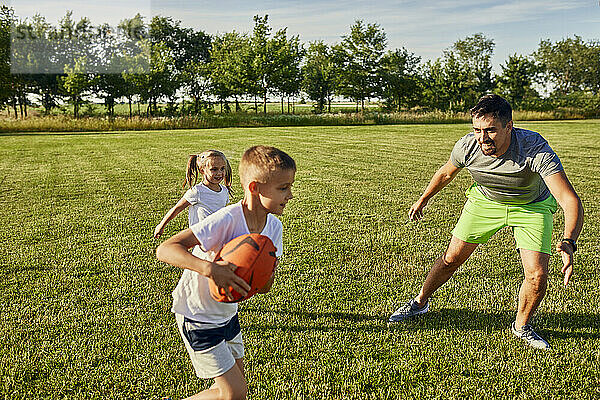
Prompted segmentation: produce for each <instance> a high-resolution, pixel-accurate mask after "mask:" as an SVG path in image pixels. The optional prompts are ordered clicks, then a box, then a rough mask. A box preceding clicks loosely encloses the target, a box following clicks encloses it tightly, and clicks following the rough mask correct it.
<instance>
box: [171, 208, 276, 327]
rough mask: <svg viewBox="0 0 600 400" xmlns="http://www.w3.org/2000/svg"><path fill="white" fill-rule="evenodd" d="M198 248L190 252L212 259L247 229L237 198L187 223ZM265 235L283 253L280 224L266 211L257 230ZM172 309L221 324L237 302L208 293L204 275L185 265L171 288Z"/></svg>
mask: <svg viewBox="0 0 600 400" xmlns="http://www.w3.org/2000/svg"><path fill="white" fill-rule="evenodd" d="M191 229H192V232H194V235H196V238H197V239H198V242H200V247H201V250H202V252H199V253H198V254H196V253H194V255H196V256H197V257H199V258H202V259H204V260H208V261H213V260H214V259H215V257H216V255H217V253H218V252H219V251H220V250H221V248H222V247H223V246H224V245H225V244H226V243H228V242H229V241H230V240H232V239H234V238H236V237H238V236H241V235H245V234H248V233H250V231H249V230H248V225H247V224H246V218H245V217H244V212H243V211H242V203H241V201H240V202H238V203H235V204H232V205H230V206H227V207H225V208H221V209H220V210H218V211H217V212H215V213H214V214H211V215H209V216H208V217H206V218H205V219H203V220H202V221H200V222H199V223H197V224H195V225H193V226H191ZM260 234H261V235H265V236H267V237H268V238H269V239H271V241H272V242H273V244H274V245H275V248H276V249H277V251H276V252H275V255H276V256H277V257H280V256H281V254H282V253H283V225H282V224H281V221H279V220H278V219H277V218H276V217H275V216H274V215H272V214H268V215H267V223H266V224H265V227H264V229H263V230H262V232H260ZM171 311H173V312H174V313H177V314H182V315H184V316H186V317H187V318H189V319H192V320H194V321H199V322H206V323H211V324H217V325H219V324H225V323H227V322H228V321H229V320H230V319H231V318H233V316H234V315H235V314H236V313H237V303H220V302H218V301H216V300H214V299H213V298H212V297H211V296H210V289H209V286H208V278H207V277H205V276H203V275H200V274H199V273H197V272H195V271H191V270H189V269H184V270H183V275H182V276H181V279H180V280H179V283H178V284H177V287H176V288H175V290H174V291H173V307H172V309H171Z"/></svg>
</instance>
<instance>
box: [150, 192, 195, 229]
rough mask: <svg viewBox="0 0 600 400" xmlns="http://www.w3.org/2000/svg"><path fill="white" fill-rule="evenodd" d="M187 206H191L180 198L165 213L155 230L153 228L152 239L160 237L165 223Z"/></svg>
mask: <svg viewBox="0 0 600 400" xmlns="http://www.w3.org/2000/svg"><path fill="white" fill-rule="evenodd" d="M189 206H191V204H190V202H189V201H187V200H186V199H185V198H184V197H182V198H181V200H179V201H178V202H177V204H175V206H174V207H173V208H171V209H170V210H169V211H167V213H166V214H165V216H164V218H163V219H162V221H160V224H158V225H156V228H154V237H155V238H156V239H158V238H159V237H160V235H162V233H163V230H164V229H165V226H166V225H167V223H168V222H169V221H170V220H172V219H173V218H175V217H176V216H177V214H179V213H180V212H182V211H183V210H185V209H186V208H187V207H189Z"/></svg>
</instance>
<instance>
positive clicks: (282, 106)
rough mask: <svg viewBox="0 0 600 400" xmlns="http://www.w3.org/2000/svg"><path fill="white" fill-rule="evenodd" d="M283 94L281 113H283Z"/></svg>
mask: <svg viewBox="0 0 600 400" xmlns="http://www.w3.org/2000/svg"><path fill="white" fill-rule="evenodd" d="M283 112H284V111H283V96H281V114H283Z"/></svg>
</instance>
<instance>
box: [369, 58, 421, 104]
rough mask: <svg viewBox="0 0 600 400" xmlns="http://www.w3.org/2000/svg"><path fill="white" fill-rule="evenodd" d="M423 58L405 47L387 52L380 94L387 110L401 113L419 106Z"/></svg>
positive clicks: (383, 59)
mask: <svg viewBox="0 0 600 400" xmlns="http://www.w3.org/2000/svg"><path fill="white" fill-rule="evenodd" d="M420 61H421V58H420V57H418V56H416V55H415V54H414V53H410V52H409V51H408V50H406V49H405V48H404V47H403V48H402V49H396V50H394V51H389V52H387V53H386V54H385V55H384V56H383V57H382V59H381V69H380V71H379V73H380V84H379V85H380V93H379V96H380V97H381V98H382V99H384V101H385V102H386V105H387V108H389V109H392V110H396V111H400V109H401V108H402V107H413V106H415V105H416V104H418V102H419V100H420V98H421V96H420V86H419V71H418V67H419V63H420Z"/></svg>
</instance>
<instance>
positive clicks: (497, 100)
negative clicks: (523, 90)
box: [471, 94, 512, 126]
mask: <svg viewBox="0 0 600 400" xmlns="http://www.w3.org/2000/svg"><path fill="white" fill-rule="evenodd" d="M486 114H492V116H493V117H494V118H496V119H498V120H500V122H501V123H502V126H506V124H508V122H509V121H512V107H511V106H510V104H508V101H506V100H504V99H503V98H502V97H500V96H498V95H497V94H486V95H485V96H483V97H482V98H480V99H479V101H478V102H477V104H475V107H473V108H471V116H472V117H483V116H484V115H486Z"/></svg>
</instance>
